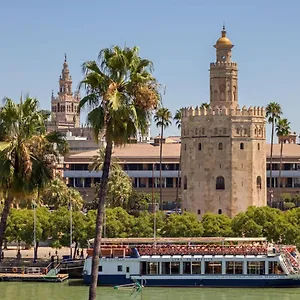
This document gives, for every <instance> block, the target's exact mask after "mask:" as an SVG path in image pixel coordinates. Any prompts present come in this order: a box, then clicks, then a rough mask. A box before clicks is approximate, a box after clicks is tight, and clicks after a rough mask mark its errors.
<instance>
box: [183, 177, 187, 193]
mask: <svg viewBox="0 0 300 300" xmlns="http://www.w3.org/2000/svg"><path fill="white" fill-rule="evenodd" d="M183 189H184V190H186V189H187V178H186V176H185V175H184V177H183Z"/></svg>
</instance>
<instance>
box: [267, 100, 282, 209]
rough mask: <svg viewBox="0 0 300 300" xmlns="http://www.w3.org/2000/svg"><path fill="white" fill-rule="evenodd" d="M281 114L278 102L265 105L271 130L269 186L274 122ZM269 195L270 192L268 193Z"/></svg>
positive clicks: (271, 185) (271, 179)
mask: <svg viewBox="0 0 300 300" xmlns="http://www.w3.org/2000/svg"><path fill="white" fill-rule="evenodd" d="M281 115H282V110H281V106H280V104H278V103H276V102H271V103H269V104H268V105H267V107H266V118H267V119H268V123H269V124H272V132H271V153H270V154H271V155H270V188H271V189H272V187H273V184H272V183H273V182H272V181H273V178H272V169H273V166H272V162H273V144H274V130H275V124H276V123H277V122H278V120H279V119H280V116H281ZM270 195H271V194H270ZM270 204H271V203H270Z"/></svg>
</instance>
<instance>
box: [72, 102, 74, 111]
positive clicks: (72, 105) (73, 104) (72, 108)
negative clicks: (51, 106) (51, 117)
mask: <svg viewBox="0 0 300 300" xmlns="http://www.w3.org/2000/svg"><path fill="white" fill-rule="evenodd" d="M71 107H72V112H74V104H73V103H72V104H71Z"/></svg>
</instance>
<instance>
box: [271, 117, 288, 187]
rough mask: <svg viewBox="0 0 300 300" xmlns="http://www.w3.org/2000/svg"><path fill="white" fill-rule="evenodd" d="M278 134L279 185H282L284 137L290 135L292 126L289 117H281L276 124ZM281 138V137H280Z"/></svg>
mask: <svg viewBox="0 0 300 300" xmlns="http://www.w3.org/2000/svg"><path fill="white" fill-rule="evenodd" d="M275 130H276V134H277V136H278V138H279V141H280V164H279V177H278V181H279V182H278V185H279V187H281V169H282V152H283V144H284V141H283V139H282V138H283V137H285V136H287V135H289V133H290V130H291V127H290V122H289V121H288V120H287V119H279V120H278V122H277V124H276V129H275ZM280 138H281V139H280Z"/></svg>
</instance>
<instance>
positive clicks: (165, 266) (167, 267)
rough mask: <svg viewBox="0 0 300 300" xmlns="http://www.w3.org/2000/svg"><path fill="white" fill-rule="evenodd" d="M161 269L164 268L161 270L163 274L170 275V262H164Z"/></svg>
mask: <svg viewBox="0 0 300 300" xmlns="http://www.w3.org/2000/svg"><path fill="white" fill-rule="evenodd" d="M161 267H162V270H161V273H162V274H170V271H171V269H170V262H169V261H164V262H162V264H161Z"/></svg>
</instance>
